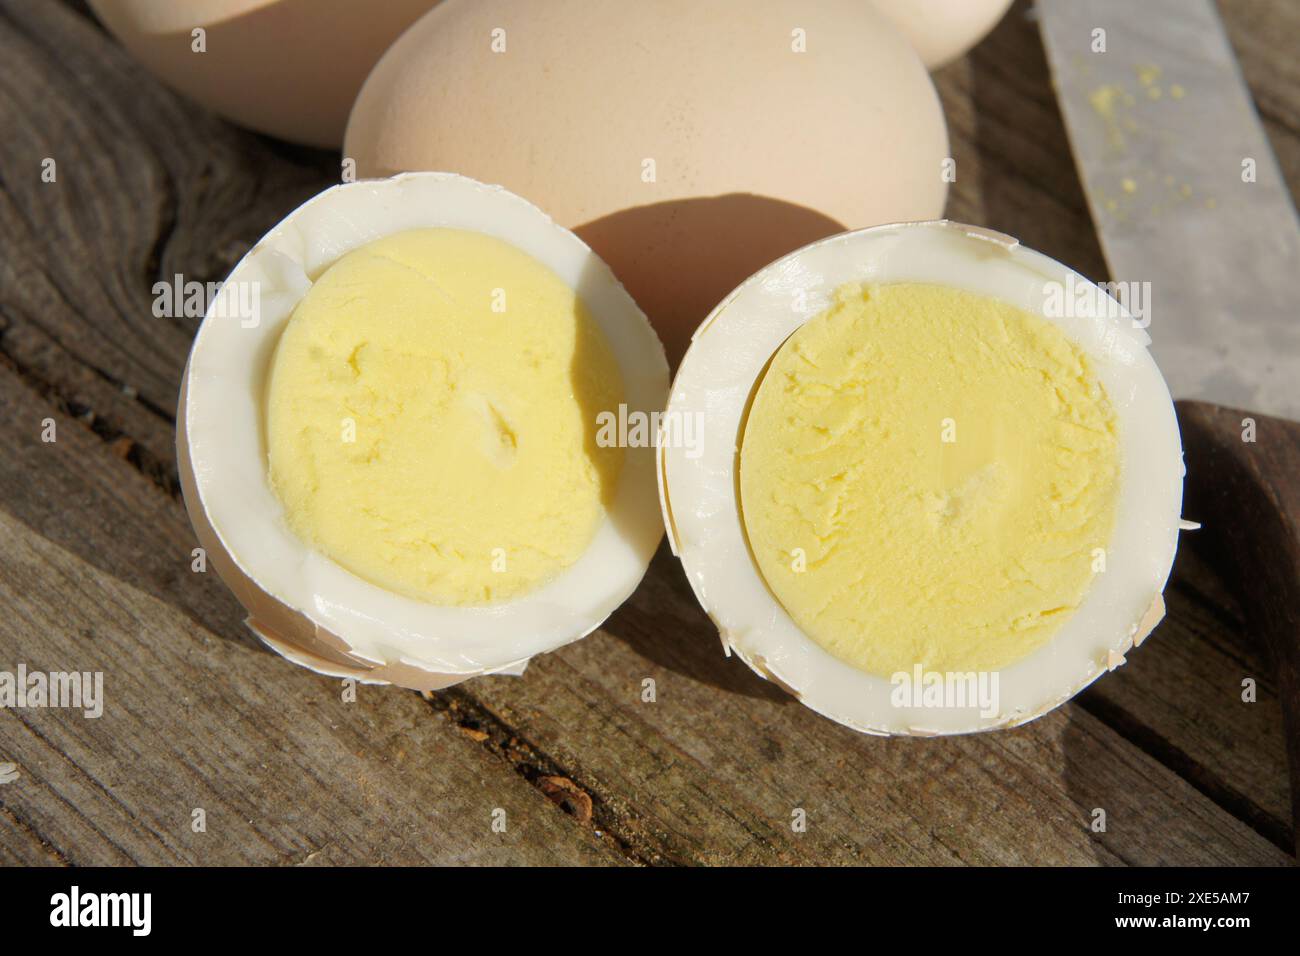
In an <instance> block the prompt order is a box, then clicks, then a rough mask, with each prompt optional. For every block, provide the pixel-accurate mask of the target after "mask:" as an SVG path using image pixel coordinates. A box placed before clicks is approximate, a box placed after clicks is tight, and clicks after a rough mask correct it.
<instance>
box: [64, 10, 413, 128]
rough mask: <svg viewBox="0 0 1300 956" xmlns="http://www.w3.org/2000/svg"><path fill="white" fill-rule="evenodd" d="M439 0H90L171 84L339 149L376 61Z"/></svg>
mask: <svg viewBox="0 0 1300 956" xmlns="http://www.w3.org/2000/svg"><path fill="white" fill-rule="evenodd" d="M437 2H438V0H383V2H380V3H365V2H361V0H90V6H91V8H92V9H93V10H94V11H95V14H96V15H97V16H98V17H99V19H100V21H101V22H102V23H103V24H104V26H105V27H107V28H108V30H109V31H110V32H111V33H112V34H113V35H114V36H116V37H117V38H118V39H119V40H120V41H121V42H122V45H123V46H125V47H126V48H127V49H128V50H130V51H131V54H132V55H133V56H134V57H135V58H136V59H137V60H139V61H140V63H141V64H143V65H144V67H145V68H146V69H148V70H149V72H151V73H153V74H154V75H155V76H157V77H158V78H159V79H160V80H162V81H163V82H164V83H166V84H167V85H168V86H170V87H172V89H174V90H177V91H178V92H180V93H183V94H184V95H186V96H188V97H189V98H190V99H192V100H194V101H195V102H197V103H200V104H202V105H203V106H206V107H207V108H208V109H210V110H213V111H214V112H217V113H220V114H221V115H222V116H224V117H226V118H227V119H230V120H233V121H234V122H236V123H238V124H240V125H241V126H247V127H249V128H250V129H254V130H257V131H258V132H260V133H268V134H270V135H271V136H278V137H280V138H281V139H287V140H292V141H293V142H296V143H306V144H308V145H311V146H325V147H328V148H330V149H337V148H338V147H339V145H340V144H341V143H342V142H343V129H344V127H345V126H346V125H347V119H348V111H349V110H350V109H351V108H352V101H353V100H354V99H356V95H357V91H358V90H359V89H361V84H362V83H363V82H364V81H365V78H366V74H367V73H369V72H370V68H371V67H373V66H374V65H375V63H376V62H377V61H378V60H379V58H380V56H382V55H383V53H384V50H386V49H387V48H388V45H389V44H390V43H392V42H393V40H395V39H396V38H397V36H398V35H399V34H400V33H401V32H402V31H403V30H405V29H406V28H407V27H408V26H410V25H411V24H412V23H414V22H415V21H416V20H417V19H419V17H420V16H421V15H422V14H424V13H427V12H428V11H429V10H430V9H431V8H432V7H433V6H435V5H436V4H437ZM195 31H200V32H199V33H197V34H196V32H195Z"/></svg>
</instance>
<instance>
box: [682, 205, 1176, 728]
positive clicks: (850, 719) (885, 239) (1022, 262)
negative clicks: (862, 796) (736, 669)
mask: <svg viewBox="0 0 1300 956" xmlns="http://www.w3.org/2000/svg"><path fill="white" fill-rule="evenodd" d="M847 282H873V283H887V282H923V283H934V284H939V285H946V286H950V287H954V288H959V289H964V290H967V291H970V292H975V293H980V294H983V295H987V296H992V297H994V298H997V299H1000V300H1002V301H1005V302H1008V303H1010V304H1011V305H1014V306H1017V307H1019V308H1021V309H1024V310H1026V311H1028V312H1031V313H1033V314H1036V315H1042V316H1043V317H1044V318H1046V319H1048V320H1049V321H1052V322H1054V323H1056V324H1057V325H1058V326H1059V327H1060V328H1061V330H1062V331H1063V332H1064V333H1065V334H1066V336H1067V337H1068V338H1069V339H1071V340H1072V341H1073V342H1075V343H1076V344H1077V345H1078V346H1079V347H1081V348H1082V349H1083V350H1084V351H1085V352H1086V353H1087V354H1088V355H1089V356H1090V358H1091V359H1092V361H1093V363H1094V365H1095V370H1096V374H1097V375H1098V377H1099V379H1100V381H1101V383H1102V385H1103V386H1104V387H1105V389H1106V391H1107V394H1108V396H1109V398H1110V401H1111V404H1112V406H1113V407H1114V408H1115V411H1116V417H1117V421H1118V427H1119V436H1120V467H1121V477H1120V491H1119V502H1118V510H1117V517H1116V527H1115V530H1114V532H1113V535H1112V539H1111V541H1110V545H1109V548H1108V549H1107V565H1106V570H1105V571H1104V572H1103V573H1101V574H1098V575H1097V576H1096V577H1095V578H1094V580H1093V583H1092V585H1091V587H1090V590H1089V591H1088V593H1087V595H1086V597H1085V599H1084V602H1083V604H1082V605H1081V606H1080V607H1079V609H1078V610H1077V611H1076V612H1075V613H1074V615H1073V616H1072V617H1071V618H1070V619H1069V620H1068V621H1067V622H1066V623H1065V624H1064V625H1063V626H1062V627H1061V629H1060V630H1059V631H1058V632H1057V633H1056V635H1055V636H1054V637H1053V638H1052V639H1051V640H1050V641H1049V642H1048V643H1047V644H1046V645H1045V646H1044V647H1042V648H1041V649H1039V650H1038V651H1036V652H1034V653H1032V654H1031V655H1030V656H1029V657H1027V658H1025V659H1024V660H1022V661H1020V662H1018V663H1016V664H1015V665H1013V666H1011V667H1008V668H1005V669H1003V670H1002V671H1001V672H999V674H998V694H997V698H998V706H997V708H996V711H995V712H993V713H982V712H981V710H980V708H977V707H931V706H920V707H916V706H896V705H895V701H894V700H893V699H892V692H893V691H894V689H895V685H894V684H893V682H891V680H889V679H886V678H884V677H878V676H875V675H872V674H868V673H866V672H864V671H861V670H858V669H857V668H855V667H852V666H851V665H849V664H846V663H844V662H843V661H840V660H839V659H838V658H836V657H833V656H832V655H831V654H829V653H828V652H827V651H825V650H823V649H822V648H821V647H820V646H819V645H818V644H816V643H815V642H814V641H812V640H811V639H810V638H809V637H808V636H807V635H805V634H804V633H803V632H802V631H801V630H800V629H799V627H797V626H796V625H795V623H794V621H793V620H791V618H790V616H789V615H788V614H787V613H786V611H785V610H784V609H783V608H782V606H781V605H780V604H779V603H778V602H777V600H776V599H775V598H774V597H773V595H772V593H771V591H770V590H769V589H768V588H767V586H766V584H765V583H764V581H763V578H762V575H761V573H760V572H759V570H758V568H757V566H756V564H755V562H754V560H753V557H752V555H751V552H750V550H749V547H748V544H747V540H746V535H745V530H744V527H743V523H742V518H741V512H740V507H739V500H738V497H737V496H738V482H737V469H738V464H739V444H740V435H741V429H742V426H743V421H744V416H745V413H746V409H747V407H748V404H749V402H750V400H751V396H752V395H753V392H754V390H755V388H756V387H757V384H758V382H759V379H760V377H761V375H762V373H763V370H764V368H765V367H766V365H767V363H768V361H769V359H770V358H771V357H772V355H773V354H774V353H775V352H776V351H777V349H778V348H779V347H780V346H781V344H782V343H784V342H785V340H786V339H787V338H788V337H789V336H790V335H791V334H792V333H793V332H794V331H795V330H796V329H797V328H799V327H800V326H801V325H803V324H804V323H805V322H807V321H809V320H810V319H812V318H813V317H815V316H816V315H818V314H819V313H821V312H822V311H824V310H825V309H826V308H827V307H828V306H829V305H830V304H831V296H832V294H833V293H834V291H835V289H836V288H837V287H839V286H841V285H843V284H844V283H847ZM1048 283H1061V284H1063V286H1064V287H1066V288H1073V289H1078V288H1081V287H1086V288H1088V289H1091V290H1095V291H1096V293H1097V295H1098V297H1099V299H1098V301H1102V302H1105V303H1108V304H1109V307H1108V309H1105V310H1092V311H1091V314H1079V313H1087V312H1089V310H1086V309H1074V310H1071V309H1065V310H1061V311H1064V312H1066V313H1067V314H1065V315H1055V314H1053V315H1049V314H1046V313H1047V312H1048V311H1054V310H1050V309H1045V302H1046V301H1048V300H1047V298H1046V296H1045V288H1046V287H1047V284H1048ZM1111 309H1113V311H1110V310H1111ZM1072 312H1073V313H1075V314H1070V313H1072ZM1100 312H1105V313H1108V314H1099V313H1100ZM1149 343H1150V338H1149V336H1148V335H1147V333H1146V332H1145V330H1144V329H1143V328H1141V327H1139V324H1138V323H1137V322H1135V321H1134V319H1133V318H1132V317H1131V316H1130V315H1129V314H1128V313H1127V312H1126V311H1125V310H1124V309H1123V308H1122V306H1120V305H1119V303H1118V302H1116V301H1115V300H1114V299H1112V298H1110V297H1109V296H1107V295H1106V294H1105V293H1104V292H1102V291H1101V290H1100V289H1096V287H1095V286H1093V285H1092V284H1091V283H1088V281H1087V280H1086V279H1084V278H1083V277H1082V276H1079V275H1078V274H1077V273H1074V272H1073V271H1072V270H1070V269H1068V268H1067V267H1066V266H1064V265H1062V264H1061V263H1059V262H1056V261H1055V260H1053V259H1050V258H1048V257H1047V256H1044V255H1041V254H1040V253H1037V252H1033V251H1031V250H1029V249H1026V248H1025V247H1023V246H1021V245H1020V244H1019V243H1018V242H1017V240H1015V239H1012V238H1010V237H1007V236H1004V235H1001V234H999V233H995V232H991V231H989V230H986V229H981V228H978V227H974V226H965V225H961V224H959V223H953V222H948V221H934V222H916V223H902V224H893V225H885V226H877V227H873V228H869V229H863V230H859V231H856V232H848V233H843V234H841V235H837V236H832V237H830V238H828V239H824V240H821V241H819V242H815V243H813V244H811V245H808V246H805V247H804V248H802V249H800V250H798V251H796V252H793V253H791V254H790V255H788V256H786V257H785V258H783V259H780V260H778V261H777V262H774V263H772V264H771V265H769V266H767V267H766V268H764V269H762V270H761V271H759V272H757V273H755V274H754V275H753V276H751V277H750V278H749V279H747V280H746V281H745V282H743V283H742V284H741V285H740V286H739V287H738V288H737V289H735V290H734V291H733V292H732V293H731V294H730V295H729V296H728V297H727V298H726V299H725V300H723V302H722V303H721V304H720V305H719V306H718V307H717V308H716V309H715V310H714V311H713V313H712V314H711V315H710V316H709V317H708V318H707V319H706V320H705V321H704V323H702V324H701V326H700V328H699V329H698V330H697V331H696V333H695V336H694V339H693V340H692V344H691V347H690V349H689V351H688V352H687V354H686V357H685V359H684V360H683V362H682V365H681V368H680V370H679V371H678V374H677V377H676V379H675V380H674V382H673V387H672V391H671V393H670V395H669V404H668V413H667V416H666V418H667V419H673V418H685V417H689V416H692V415H698V416H702V420H703V437H702V440H701V441H700V442H699V443H698V446H697V447H694V448H690V449H688V448H684V447H680V445H679V446H677V447H674V446H673V445H671V444H669V443H661V447H660V449H659V480H660V501H661V506H662V508H663V512H664V519H665V524H666V525H667V527H668V536H669V541H670V543H671V545H672V548H673V551H674V553H675V554H677V555H678V557H679V558H680V559H681V561H682V564H683V566H684V567H685V570H686V574H687V577H688V578H689V580H690V583H691V586H692V588H693V589H694V591H695V594H696V596H697V597H698V599H699V601H700V603H701V604H702V605H703V606H704V608H705V610H706V611H707V612H708V614H709V616H710V617H711V618H712V620H713V621H714V623H715V624H716V625H717V627H718V630H719V632H720V635H721V637H722V641H723V645H724V647H725V649H726V650H727V652H728V653H730V652H731V651H735V652H736V653H737V654H738V655H739V656H740V657H741V658H742V659H743V660H744V661H745V662H746V663H747V664H748V665H749V666H750V667H752V668H753V669H754V670H755V671H756V672H758V673H759V674H760V675H762V676H764V677H766V678H769V679H771V680H774V681H776V682H777V683H779V684H781V685H782V686H784V687H785V688H786V689H787V690H789V691H791V692H792V693H794V694H795V695H796V696H797V697H798V698H799V700H800V701H802V702H803V703H804V704H806V705H807V706H808V707H810V708H812V709H813V710H815V711H818V712H819V713H822V714H824V715H825V716H827V717H830V718H831V719H832V720H835V721H838V722H839V723H841V724H845V725H846V726H849V727H852V728H854V729H856V730H859V731H862V732H865V733H874V734H912V735H936V734H952V733H965V732H970V731H979V730H989V729H993V728H997V727H1007V726H1014V725H1017V724H1021V723H1024V722H1026V721H1028V720H1032V719H1033V718H1035V717H1037V716H1039V715H1041V714H1043V713H1045V712H1047V711H1049V710H1051V709H1052V708H1054V707H1056V706H1057V705H1059V704H1061V703H1063V702H1064V701H1066V700H1068V699H1069V698H1070V697H1072V696H1073V695H1074V694H1076V693H1078V692H1079V691H1080V690H1081V689H1082V688H1084V687H1085V686H1087V685H1088V684H1089V683H1090V682H1091V681H1092V680H1094V679H1095V678H1096V677H1097V676H1099V675H1100V674H1102V673H1103V672H1105V671H1107V670H1109V669H1113V668H1114V667H1116V666H1118V665H1119V664H1120V663H1122V662H1123V659H1124V655H1125V654H1126V653H1127V652H1128V651H1129V650H1130V649H1131V648H1132V647H1133V646H1134V645H1136V644H1138V643H1140V642H1141V641H1142V639H1143V638H1145V637H1146V635H1147V633H1149V632H1150V630H1151V628H1152V627H1154V626H1155V623H1156V622H1157V621H1158V620H1159V619H1160V617H1161V615H1162V614H1163V603H1162V600H1161V592H1162V591H1163V590H1164V586H1165V582H1166V580H1167V579H1168V576H1169V571H1170V568H1171V566H1172V564H1173V559H1174V551H1175V549H1176V547H1177V539H1178V531H1179V527H1180V517H1179V509H1180V506H1181V503H1182V479H1183V463H1182V446H1181V442H1180V439H1179V434H1178V424H1177V420H1176V418H1175V417H1174V408H1173V402H1172V400H1171V399H1170V396H1169V390H1168V388H1167V387H1166V386H1165V382H1164V379H1163V378H1162V377H1161V375H1160V372H1159V370H1158V369H1157V368H1156V365H1155V363H1154V362H1153V361H1152V359H1151V357H1150V355H1149V354H1148V352H1147V346H1148V344H1149Z"/></svg>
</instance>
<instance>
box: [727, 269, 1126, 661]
mask: <svg viewBox="0 0 1300 956" xmlns="http://www.w3.org/2000/svg"><path fill="white" fill-rule="evenodd" d="M1119 471H1120V461H1119V443H1118V434H1117V425H1116V417H1115V413H1114V410H1113V409H1112V408H1111V406H1110V403H1109V401H1108V400H1107V396H1106V394H1105V391H1104V389H1103V388H1102V385H1101V383H1100V382H1099V381H1098V379H1097V377H1096V375H1095V372H1094V369H1093V367H1092V365H1091V364H1090V362H1089V360H1088V357H1087V356H1086V355H1085V354H1084V353H1083V351H1082V350H1081V349H1080V348H1079V347H1078V346H1076V345H1075V344H1074V343H1072V342H1071V341H1070V340H1069V339H1067V338H1066V336H1065V335H1064V334H1063V333H1062V332H1061V330H1060V329H1059V328H1058V327H1057V326H1056V325H1054V324H1052V323H1051V322H1048V321H1047V320H1046V319H1043V318H1041V317H1039V316H1036V315H1033V314H1030V313H1028V312H1025V311H1023V310H1021V309H1018V308H1016V307H1014V306H1011V305H1009V304H1007V303H1004V302H1001V301H998V300H996V299H993V298H989V297H986V296H982V295H976V294H972V293H968V292H964V291H960V290H957V289H952V288H947V287H941V286H934V285H923V284H916V283H899V284H893V285H879V286H876V285H849V286H845V287H843V288H841V289H839V290H837V292H836V295H835V299H834V303H833V305H832V306H831V307H830V308H829V309H828V310H827V311H825V312H823V313H821V314H820V315H818V316H816V317H815V318H813V319H812V320H811V321H809V322H808V323H806V324H805V325H803V326H802V327H801V328H799V329H798V331H796V332H795V333H794V335H792V336H791V337H790V338H789V339H788V340H787V341H786V342H785V344H784V345H782V347H781V348H780V349H779V350H778V351H777V353H776V355H775V356H774V357H773V359H772V361H771V363H770V365H769V367H768V369H767V371H766V372H765V373H764V375H763V377H762V379H761V381H760V383H759V385H758V388H757V391H756V393H755V395H754V396H753V400H752V404H751V406H750V409H749V412H748V417H747V419H746V422H745V424H744V427H743V436H742V443H741V452H740V496H741V508H742V514H743V520H744V526H745V530H746V533H747V535H748V539H749V544H750V548H751V551H752V554H753V556H754V559H755V561H756V562H757V565H758V568H759V571H760V572H761V573H762V576H763V578H764V579H765V581H766V582H767V584H768V587H769V588H770V589H771V591H772V593H773V594H774V595H775V597H776V598H777V600H778V601H780V603H781V605H782V606H783V607H784V608H785V610H786V612H787V613H788V614H789V615H790V616H791V618H792V619H793V620H794V622H795V623H796V624H797V625H798V626H799V627H800V629H801V630H803V632H804V633H805V634H806V635H807V636H808V637H809V638H810V639H812V640H813V641H815V642H816V643H817V644H819V645H820V646H821V647H823V648H824V649H825V650H827V651H828V652H830V653H831V654H833V655H834V656H835V657H837V658H839V659H840V660H842V661H844V662H846V663H848V664H851V665H853V666H855V667H857V668H859V669H861V670H863V671H866V672H868V673H871V674H876V675H880V676H883V677H890V676H892V675H894V674H897V673H899V672H907V673H909V674H910V673H912V671H913V669H914V667H916V666H917V665H920V666H921V667H922V668H923V669H925V670H927V671H943V672H958V671H960V672H970V671H992V670H999V669H1001V668H1004V667H1007V666H1010V665H1011V664H1014V663H1015V662H1017V661H1019V660H1021V659H1023V658H1025V657H1026V656H1027V655H1029V654H1030V653H1032V652H1033V651H1034V650H1036V649H1038V648H1040V647H1042V646H1043V645H1044V644H1045V643H1046V642H1047V641H1048V640H1049V639H1050V638H1051V637H1052V635H1053V634H1054V633H1055V632H1056V631H1057V630H1058V629H1059V628H1060V627H1061V626H1062V624H1063V623H1064V622H1065V621H1066V620H1067V619H1068V618H1069V616H1070V615H1071V613H1073V611H1074V610H1075V609H1077V608H1078V607H1079V605H1080V603H1081V602H1082V601H1083V599H1084V596H1085V594H1086V593H1087V591H1088V587H1089V584H1090V582H1091V580H1092V578H1093V576H1094V574H1096V573H1100V572H1102V571H1104V567H1105V549H1106V547H1107V544H1108V542H1109V540H1110V536H1111V532H1112V530H1113V528H1114V524H1115V512H1116V501H1117V496H1118V485H1119Z"/></svg>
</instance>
